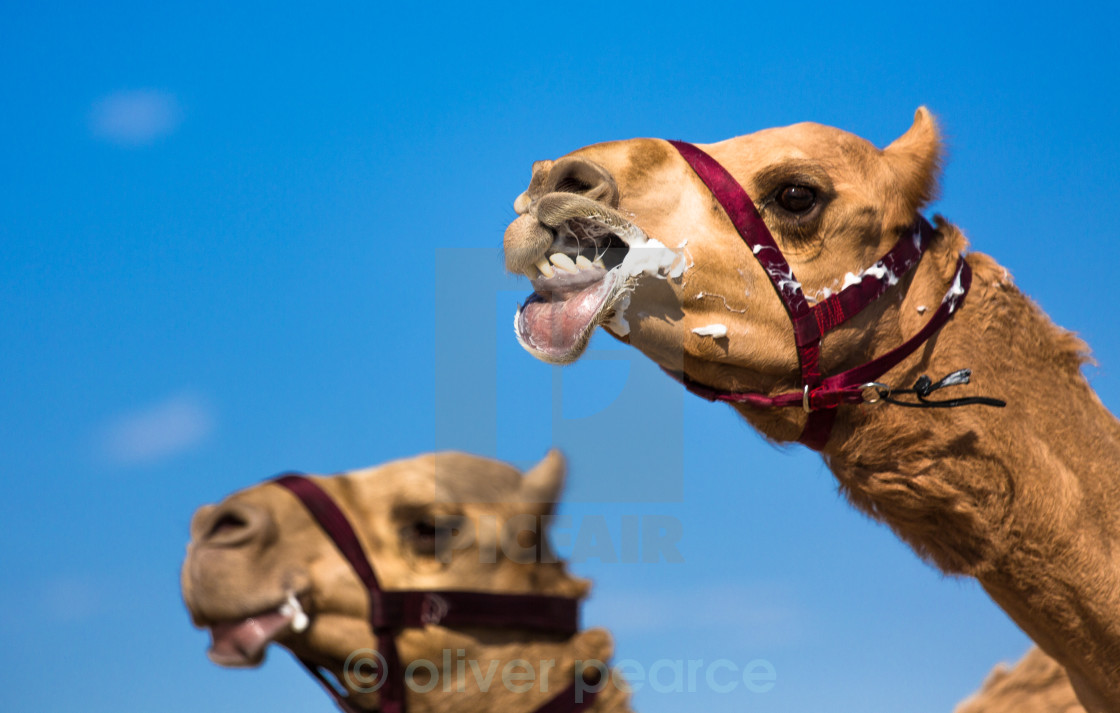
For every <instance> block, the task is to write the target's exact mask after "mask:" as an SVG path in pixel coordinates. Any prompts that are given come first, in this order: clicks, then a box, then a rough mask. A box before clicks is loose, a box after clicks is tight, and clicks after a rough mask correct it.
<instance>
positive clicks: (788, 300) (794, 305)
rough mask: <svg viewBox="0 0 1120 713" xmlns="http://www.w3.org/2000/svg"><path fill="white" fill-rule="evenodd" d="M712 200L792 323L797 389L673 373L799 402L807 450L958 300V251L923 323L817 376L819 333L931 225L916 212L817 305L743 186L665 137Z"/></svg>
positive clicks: (965, 283)
mask: <svg viewBox="0 0 1120 713" xmlns="http://www.w3.org/2000/svg"><path fill="white" fill-rule="evenodd" d="M669 143H670V144H672V145H673V147H674V148H676V149H677V151H678V152H680V154H681V156H682V157H683V158H684V160H685V161H687V162H688V165H689V166H691V167H692V170H694V171H695V172H696V175H697V176H699V177H700V180H701V181H703V182H704V185H705V186H707V187H708V190H710V191H711V192H712V195H713V196H714V197H715V199H716V200H717V201H719V203H720V205H721V206H723V209H724V211H725V212H726V213H727V217H728V218H730V219H731V223H732V224H733V225H734V226H735V230H736V231H738V233H739V235H740V237H742V239H743V242H744V243H746V245H747V247H749V248H750V250H751V253H753V254H754V256H755V258H756V259H757V260H758V262H759V263H760V264H761V265H762V269H763V270H765V272H766V275H767V276H768V277H769V278H770V282H771V283H772V284H773V285H774V290H775V291H777V293H778V297H779V298H780V299H781V300H782V304H783V305H784V306H785V308H786V312H788V313H789V318H790V322H791V323H792V324H793V333H794V341H795V344H796V345H797V358H798V361H799V363H800V365H801V384H802V390H801V391H799V392H792V393H788V394H779V395H777V396H769V395H767V394H762V393H758V392H730V391H723V390H721V389H714V388H711V387H709V386H705V385H703V384H699V383H697V382H694V381H692V380H691V379H689V378H688V376H687V375H684V374H679V375H675V376H677V377H678V378H680V379H681V381H682V382H683V383H684V385H685V386H686V387H687V388H688V389H689V390H690V391H692V392H693V393H695V394H697V395H699V396H702V397H704V398H706V399H708V400H710V401H727V402H730V403H745V404H750V405H752V406H758V407H763V408H778V407H786V406H801V407H802V408H804V409H805V410H806V411H807V412H808V413H809V417H808V420H807V421H806V423H805V429H804V430H803V431H802V432H801V436H800V437H799V438H798V441H800V442H801V443H804V444H805V445H807V446H809V447H810V448H813V449H815V450H821V449H822V448H824V446H825V444H826V443H827V442H828V437H829V434H830V433H831V432H832V424H833V423H834V421H835V419H836V408H837V407H839V406H840V404H844V403H861V402H863V400H864V399H863V394H864V392H865V391H866V390H867V385H868V383H869V382H873V381H875V380H876V379H878V378H879V377H881V376H882V375H883V374H885V373H886V372H888V371H890V370H891V369H892V368H894V367H895V366H897V365H898V364H899V363H900V362H901V361H902V360H903V359H905V358H906V357H907V356H909V355H910V354H912V353H913V352H914V351H915V350H916V349H917V348H918V347H919V346H921V344H922V343H923V342H925V341H926V340H927V339H929V338H930V337H931V336H933V334H934V333H936V332H937V330H938V329H940V328H941V326H942V325H943V324H945V322H947V321H948V320H949V318H950V317H951V316H952V314H953V312H954V311H956V309H957V308H958V307H959V306H960V305H961V302H962V301H963V300H964V296H965V294H967V292H968V288H969V285H970V284H971V283H972V272H971V270H970V269H969V267H968V263H967V262H965V260H964V257H963V256H962V257H961V258H960V259H959V261H958V264H957V273H956V276H955V277H954V279H953V284H952V286H951V287H950V288H949V291H948V292H947V293H946V294H945V297H944V298H943V299H942V302H941V305H940V307H939V308H938V309H937V311H936V312H934V314H933V316H932V317H931V318H930V320H929V321H928V322H927V323H926V325H925V326H924V327H923V328H922V329H921V331H919V332H918V333H917V334H915V335H914V336H913V337H911V338H910V339H908V340H907V341H906V342H904V343H903V344H902V345H901V346H899V347H896V348H895V349H893V350H891V351H889V352H887V353H886V354H884V355H882V356H880V357H878V358H876V359H874V360H872V361H870V362H868V363H866V364H863V365H862V366H858V367H856V368H854V369H849V370H848V371H845V372H842V373H840V374H836V375H834V376H829V377H824V376H822V375H821V373H820V355H821V338H822V337H823V336H824V335H825V334H826V333H827V332H828V331H829V330H832V329H835V328H836V327H837V326H839V325H841V324H843V323H844V322H845V321H847V320H848V319H849V318H851V317H852V316H854V315H856V314H858V313H859V312H860V311H861V310H862V309H863V308H864V307H866V306H867V305H869V304H871V303H872V302H874V301H875V300H876V299H877V298H879V297H880V296H882V295H883V293H885V292H886V291H887V289H888V288H889V287H890V286H891V285H894V284H896V283H897V282H898V281H899V280H900V279H901V278H902V277H903V276H904V275H906V273H908V272H909V271H910V270H912V269H913V268H914V266H915V265H917V264H918V262H919V261H920V260H921V258H922V253H923V252H924V251H925V249H926V247H927V246H928V245H929V241H930V238H931V237H932V236H933V234H934V229H933V226H931V225H930V224H929V221H927V220H926V219H925V218H923V217H922V216H920V215H919V216H918V217H917V220H916V222H915V224H914V228H913V230H912V231H911V232H910V233H909V234H907V235H903V236H902V237H901V238H900V239H899V241H898V242H897V243H895V245H894V247H893V248H891V249H890V251H889V252H888V253H887V254H886V255H884V256H883V257H882V258H881V259H880V260H879V261H878V262H877V263H875V264H874V265H872V266H871V267H869V268H867V269H866V270H864V271H863V272H862V273H861V274H860V275H859V276H852V278H851V279H846V280H845V282H846V283H850V284H846V286H845V287H843V288H842V289H841V290H840V291H839V292H837V293H834V294H831V295H829V296H828V297H827V298H826V299H824V300H823V301H821V302H818V303H817V304H814V305H810V304H809V301H808V300H807V299H806V298H805V294H804V292H803V291H802V289H801V283H800V282H798V280H797V278H796V277H795V276H794V274H793V268H791V267H790V265H789V263H788V262H786V259H785V256H784V255H782V251H781V249H779V248H778V244H777V243H776V242H775V241H774V237H773V236H772V235H771V234H770V230H769V229H768V228H767V227H766V223H765V222H763V220H762V217H761V216H760V215H759V214H758V210H756V209H755V206H754V201H752V200H751V198H750V196H749V195H747V192H746V191H745V190H743V187H742V186H741V185H739V182H738V181H736V180H735V179H734V178H733V177H732V176H731V174H730V173H728V172H727V170H726V169H725V168H724V167H723V166H721V165H720V164H719V162H717V161H716V160H715V159H714V158H712V157H711V156H709V155H708V154H707V153H705V152H704V151H702V150H701V149H699V148H697V147H696V146H694V145H692V144H689V143H685V142H683V141H670V142H669Z"/></svg>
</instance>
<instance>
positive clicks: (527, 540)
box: [182, 451, 610, 710]
mask: <svg viewBox="0 0 1120 713" xmlns="http://www.w3.org/2000/svg"><path fill="white" fill-rule="evenodd" d="M564 471H565V465H564V461H563V457H562V456H561V455H560V454H559V453H557V452H555V451H554V452H552V453H550V454H549V455H548V456H547V457H545V459H544V460H543V461H541V462H540V463H539V464H538V465H537V466H535V467H534V468H533V469H531V470H529V471H528V472H526V473H525V474H524V475H523V474H522V473H520V472H518V471H517V470H516V469H515V468H513V467H511V466H508V465H505V464H502V463H499V462H496V461H492V460H488V459H485V458H480V457H475V456H470V455H466V454H460V453H439V454H435V455H425V456H420V457H417V458H412V459H408V460H401V461H396V462H391V463H388V464H386V465H382V466H379V467H374V468H369V469H366V470H357V471H352V472H348V473H344V474H341V475H334V476H330V477H321V478H316V479H315V480H316V482H317V483H318V484H319V485H320V486H321V487H322V488H323V489H324V490H325V491H326V492H327V493H328V494H329V495H330V497H331V498H332V499H334V500H335V502H336V503H338V505H339V507H341V508H342V509H343V510H344V512H345V513H346V516H347V518H349V519H350V521H351V524H352V525H353V527H354V528H355V529H356V530H357V534H358V537H359V538H360V540H361V542H362V546H363V548H364V549H365V551H366V555H367V557H368V559H369V561H370V562H371V563H372V565H373V567H374V569H375V571H376V575H377V577H378V579H379V581H380V583H381V586H382V587H383V588H384V589H385V590H392V589H420V590H441V589H443V590H449V589H456V590H474V591H481V592H502V593H516V594H546V595H556V596H564V597H583V596H584V595H586V593H587V590H588V584H587V583H586V582H585V581H582V580H578V579H575V578H573V577H571V576H570V575H569V574H568V573H567V571H566V570H565V567H564V564H563V563H561V562H557V561H556V559H555V557H552V556H551V555H550V553H549V552H548V546H547V540H546V538H544V535H543V533H540V529H539V527H538V525H539V523H540V520H541V518H542V517H545V516H548V515H549V514H551V512H552V510H553V507H554V505H553V503H554V502H555V501H556V500H557V498H558V496H559V494H560V491H561V488H562V486H563V481H564ZM182 589H183V599H184V601H185V603H186V605H187V609H188V610H189V612H190V615H191V618H192V620H193V622H194V624H195V626H198V627H200V628H205V629H208V630H209V631H210V633H211V636H212V645H211V647H210V651H209V656H210V658H211V660H212V661H214V662H215V663H217V664H220V665H223V666H255V665H258V664H259V663H260V662H261V661H262V660H263V658H264V655H265V649H266V647H267V646H268V644H269V643H272V642H275V643H277V644H279V645H281V646H283V647H285V648H287V649H289V650H291V651H292V652H293V653H294V654H296V655H297V656H299V657H301V658H304V659H305V660H308V661H312V662H314V663H316V664H318V665H320V666H322V667H323V668H325V669H327V670H328V671H330V672H331V673H333V674H334V676H335V677H336V678H337V679H338V681H339V682H341V683H342V684H343V685H345V686H346V687H347V688H349V689H351V690H350V693H351V695H352V700H354V701H356V702H357V703H358V704H359V705H360V706H361V707H362V708H363V709H376V708H377V706H378V702H377V699H376V693H369V692H362V691H361V690H355V689H356V688H357V689H360V686H355V685H352V684H353V681H352V680H351V678H350V677H349V676H348V672H347V671H346V670H345V666H346V660H347V657H349V656H350V655H351V653H353V652H355V651H357V650H360V649H370V648H372V647H373V646H374V640H373V635H372V633H371V632H370V629H369V625H368V612H367V609H368V601H367V594H366V590H365V589H364V588H363V586H362V585H361V583H360V582H359V580H358V578H357V576H356V575H355V574H354V572H353V570H352V569H351V567H350V565H349V564H348V563H347V561H346V560H345V559H344V558H343V556H342V555H341V554H340V553H339V552H338V550H337V548H336V546H335V544H334V543H333V542H332V541H331V540H330V539H329V538H328V536H327V535H326V534H325V533H324V532H323V530H322V529H321V528H320V527H319V526H318V524H317V523H316V522H315V521H314V520H313V519H312V517H311V515H310V514H309V513H308V512H307V510H306V508H305V507H304V505H303V504H302V503H300V502H299V501H298V500H297V499H296V497H295V496H294V495H293V494H292V493H290V492H288V491H287V490H285V489H284V488H283V487H281V486H279V485H277V484H275V483H270V482H266V483H262V484H259V485H255V486H253V487H250V488H247V489H245V490H242V491H240V492H237V493H234V494H233V495H231V496H229V497H228V498H226V499H225V500H223V501H222V502H220V503H218V504H217V505H206V506H204V507H202V508H200V509H199V510H198V511H197V512H196V513H195V515H194V518H193V520H192V521H191V541H190V544H189V545H188V547H187V556H186V561H185V562H184V564H183V570H182ZM556 639H557V637H556V636H555V635H553V636H551V638H550V636H549V635H546V634H540V633H531V632H524V631H521V632H518V631H511V630H506V629H489V628H487V629H482V628H478V629H471V630H469V631H468V630H452V629H447V628H443V627H440V626H436V625H431V626H425V627H424V628H423V629H405V630H404V631H403V632H402V633H401V634H400V635H399V636H398V638H397V647H398V650H399V651H400V656H401V659H402V662H403V663H404V664H407V663H408V662H410V661H413V660H416V659H419V658H424V659H426V660H428V661H432V662H434V663H436V664H437V665H439V664H441V662H442V661H443V652H445V651H447V650H451V651H452V652H454V653H456V660H457V659H459V658H463V656H466V657H468V658H469V657H472V656H473V657H478V658H479V659H480V660H482V661H483V663H482V667H483V670H485V669H486V665H487V664H486V662H488V661H491V660H496V659H502V660H505V659H518V658H527V659H532V656H529V655H528V654H529V653H538V654H540V657H541V658H548V657H549V656H553V657H558V658H560V659H564V657H565V654H564V652H563V651H561V652H560V653H557V651H560V649H558V648H557V647H560V648H561V649H564V651H566V652H567V656H568V658H567V660H568V662H569V666H570V665H571V658H572V656H573V655H574V657H575V658H577V659H579V658H582V659H590V658H595V657H597V656H603V655H605V654H606V650H607V649H609V646H610V644H609V639H608V637H607V634H606V633H605V632H602V631H601V630H590V631H584V632H580V633H579V634H577V635H576V636H575V637H573V639H572V640H569V641H557V640H556ZM534 646H535V647H537V649H538V650H534ZM463 652H466V653H463ZM602 660H605V659H602ZM460 665H462V664H460ZM569 670H571V669H569ZM554 675H557V676H560V677H561V680H562V679H563V669H562V668H558V669H557V673H555V674H554ZM567 681H568V682H570V681H571V678H570V677H569V678H568V679H567ZM468 683H469V681H468ZM495 688H497V687H496V686H495ZM443 691H444V689H443V687H442V686H437V687H435V689H434V691H433V692H432V693H431V695H430V696H417V700H414V701H413V703H412V704H411V706H412V708H413V710H426V709H429V710H430V709H431V708H432V706H435V707H438V705H437V704H436V703H434V702H433V703H432V706H428V705H425V704H424V702H423V699H429V702H432V701H434V699H435V698H438V697H439V696H440V695H441V694H443V695H447V694H444V693H443ZM496 695H497V694H496ZM522 698H525V696H522ZM459 700H460V702H461V699H459ZM507 704H508V705H510V709H511V710H520V709H521V708H522V707H524V708H525V710H532V709H533V706H532V705H529V704H528V702H526V703H525V704H524V705H522V704H521V703H520V702H518V703H508V702H507ZM442 705H447V703H446V702H444V703H443V704H442Z"/></svg>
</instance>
